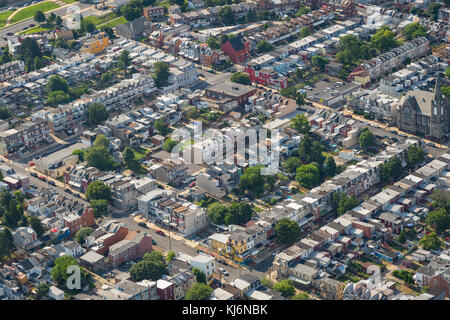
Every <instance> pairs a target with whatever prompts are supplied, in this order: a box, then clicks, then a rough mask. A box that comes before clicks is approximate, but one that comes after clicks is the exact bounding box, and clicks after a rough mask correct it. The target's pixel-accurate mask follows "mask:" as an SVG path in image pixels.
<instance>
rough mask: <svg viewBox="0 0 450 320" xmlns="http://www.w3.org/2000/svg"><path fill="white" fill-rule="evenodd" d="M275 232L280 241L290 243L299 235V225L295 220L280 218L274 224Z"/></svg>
mask: <svg viewBox="0 0 450 320" xmlns="http://www.w3.org/2000/svg"><path fill="white" fill-rule="evenodd" d="M275 233H276V235H277V237H278V238H279V239H280V241H281V242H283V243H292V242H294V241H295V240H297V238H298V237H299V236H300V227H299V225H298V223H297V222H295V221H293V220H289V219H288V218H282V219H280V220H279V221H278V222H277V223H276V225H275Z"/></svg>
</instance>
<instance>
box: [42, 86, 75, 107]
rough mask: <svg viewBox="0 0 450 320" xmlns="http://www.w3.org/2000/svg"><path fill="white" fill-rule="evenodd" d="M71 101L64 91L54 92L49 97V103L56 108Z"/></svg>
mask: <svg viewBox="0 0 450 320" xmlns="http://www.w3.org/2000/svg"><path fill="white" fill-rule="evenodd" d="M69 101H70V96H69V95H68V94H67V93H65V92H63V91H60V90H58V91H52V92H50V94H49V95H48V97H47V103H48V104H49V105H50V106H52V107H56V106H58V105H60V104H62V103H67V102H69Z"/></svg>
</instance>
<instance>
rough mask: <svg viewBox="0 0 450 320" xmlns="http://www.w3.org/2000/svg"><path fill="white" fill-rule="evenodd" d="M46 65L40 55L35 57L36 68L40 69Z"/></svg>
mask: <svg viewBox="0 0 450 320" xmlns="http://www.w3.org/2000/svg"><path fill="white" fill-rule="evenodd" d="M43 67H44V64H43V63H42V60H41V59H40V58H39V57H34V70H39V69H41V68H43Z"/></svg>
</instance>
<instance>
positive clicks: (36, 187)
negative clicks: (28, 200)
mask: <svg viewBox="0 0 450 320" xmlns="http://www.w3.org/2000/svg"><path fill="white" fill-rule="evenodd" d="M30 187H32V188H33V189H39V188H38V186H37V185H35V184H32V185H30Z"/></svg>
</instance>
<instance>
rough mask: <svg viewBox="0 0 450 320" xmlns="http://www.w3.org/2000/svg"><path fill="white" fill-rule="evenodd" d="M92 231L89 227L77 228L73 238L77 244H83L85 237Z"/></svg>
mask: <svg viewBox="0 0 450 320" xmlns="http://www.w3.org/2000/svg"><path fill="white" fill-rule="evenodd" d="M92 232H94V229H92V228H91V227H83V228H81V229H80V230H78V231H77V233H75V236H74V237H73V239H74V240H75V241H76V242H78V243H79V244H83V243H84V242H85V240H86V237H87V236H89V235H90V234H91V233H92Z"/></svg>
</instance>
